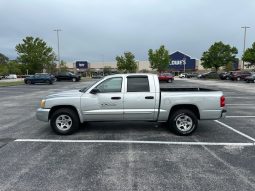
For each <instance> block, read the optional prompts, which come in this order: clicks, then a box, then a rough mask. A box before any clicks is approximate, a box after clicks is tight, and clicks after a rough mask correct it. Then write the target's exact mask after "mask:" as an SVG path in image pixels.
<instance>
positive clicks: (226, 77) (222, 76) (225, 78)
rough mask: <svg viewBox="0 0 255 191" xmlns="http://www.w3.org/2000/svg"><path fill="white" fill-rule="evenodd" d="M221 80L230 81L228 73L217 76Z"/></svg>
mask: <svg viewBox="0 0 255 191" xmlns="http://www.w3.org/2000/svg"><path fill="white" fill-rule="evenodd" d="M219 77H220V79H221V80H229V79H230V72H222V73H220V74H219Z"/></svg>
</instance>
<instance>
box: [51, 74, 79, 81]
mask: <svg viewBox="0 0 255 191" xmlns="http://www.w3.org/2000/svg"><path fill="white" fill-rule="evenodd" d="M55 77H56V79H57V81H61V80H71V81H73V82H78V81H80V80H81V75H78V74H73V73H72V72H63V73H59V74H57V75H55Z"/></svg>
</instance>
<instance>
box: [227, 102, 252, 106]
mask: <svg viewBox="0 0 255 191" xmlns="http://www.w3.org/2000/svg"><path fill="white" fill-rule="evenodd" d="M231 105H245V106H254V105H255V104H249V103H233V104H226V106H231Z"/></svg>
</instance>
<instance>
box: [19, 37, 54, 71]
mask: <svg viewBox="0 0 255 191" xmlns="http://www.w3.org/2000/svg"><path fill="white" fill-rule="evenodd" d="M16 51H17V53H18V55H19V56H18V60H19V61H20V62H21V63H23V64H25V65H26V68H27V69H28V70H29V72H30V73H36V72H42V70H43V69H47V68H49V67H50V65H51V64H52V63H53V61H54V60H55V58H56V57H55V54H54V52H53V49H52V48H51V47H49V46H47V44H46V42H45V41H43V40H42V39H40V38H34V37H31V36H29V37H26V38H25V39H23V43H21V44H18V45H16Z"/></svg>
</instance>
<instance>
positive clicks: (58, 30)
mask: <svg viewBox="0 0 255 191" xmlns="http://www.w3.org/2000/svg"><path fill="white" fill-rule="evenodd" d="M54 31H56V32H57V40H58V67H59V66H60V53H59V32H60V31H62V30H61V29H55V30H54Z"/></svg>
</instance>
